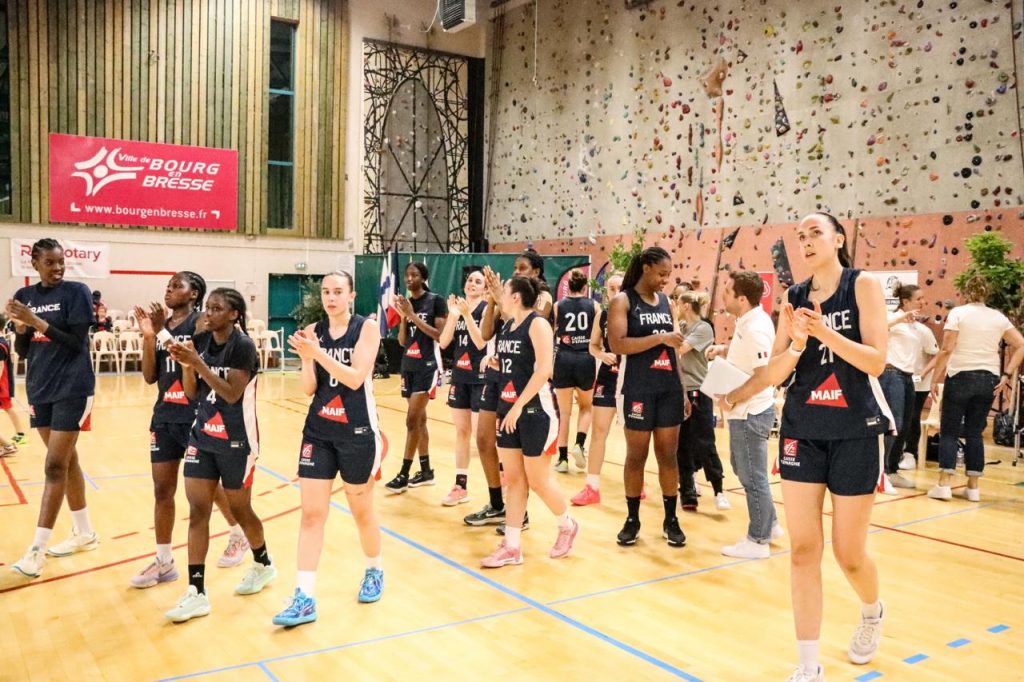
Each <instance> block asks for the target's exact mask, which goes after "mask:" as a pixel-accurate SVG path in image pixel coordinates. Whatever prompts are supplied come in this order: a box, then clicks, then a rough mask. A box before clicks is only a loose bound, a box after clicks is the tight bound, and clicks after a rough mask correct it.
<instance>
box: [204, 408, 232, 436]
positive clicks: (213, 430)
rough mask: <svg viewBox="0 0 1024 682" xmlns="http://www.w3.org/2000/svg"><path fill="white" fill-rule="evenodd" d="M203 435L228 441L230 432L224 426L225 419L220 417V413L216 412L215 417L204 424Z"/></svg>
mask: <svg viewBox="0 0 1024 682" xmlns="http://www.w3.org/2000/svg"><path fill="white" fill-rule="evenodd" d="M203 433H205V434H206V435H207V436H210V437H211V438H220V439H221V440H227V439H228V430H227V428H226V427H225V426H224V418H223V417H221V416H220V412H214V413H213V416H212V417H210V418H209V419H208V420H206V423H205V424H203Z"/></svg>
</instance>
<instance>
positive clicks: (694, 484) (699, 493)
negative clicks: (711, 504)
mask: <svg viewBox="0 0 1024 682" xmlns="http://www.w3.org/2000/svg"><path fill="white" fill-rule="evenodd" d="M693 487H694V488H695V489H696V490H697V497H700V496H701V492H700V484H699V483H697V481H694V482H693Z"/></svg>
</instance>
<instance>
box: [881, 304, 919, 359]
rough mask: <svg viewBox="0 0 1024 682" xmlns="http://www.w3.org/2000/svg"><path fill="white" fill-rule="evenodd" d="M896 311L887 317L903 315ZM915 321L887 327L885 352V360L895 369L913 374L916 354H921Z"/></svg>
mask: <svg viewBox="0 0 1024 682" xmlns="http://www.w3.org/2000/svg"><path fill="white" fill-rule="evenodd" d="M903 314H904V313H902V312H900V311H896V312H894V313H889V319H890V320H891V319H892V318H893V317H896V316H900V315H903ZM915 324H917V323H916V322H900V323H898V324H894V325H893V326H891V327H889V347H888V349H887V350H886V353H885V362H886V364H888V365H892V366H893V367H895V368H896V369H898V370H900V371H902V372H906V373H908V374H914V373H915V372H914V366H915V365H916V364H917V356H918V355H920V354H921V342H922V340H923V339H922V338H921V335H920V334H919V333H918V331H917V329H916V328H915V327H914V325H915Z"/></svg>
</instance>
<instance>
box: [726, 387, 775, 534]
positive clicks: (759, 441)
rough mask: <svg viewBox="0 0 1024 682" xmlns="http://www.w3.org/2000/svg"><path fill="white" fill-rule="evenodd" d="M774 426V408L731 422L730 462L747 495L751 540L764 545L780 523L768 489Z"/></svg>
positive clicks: (748, 528) (748, 532)
mask: <svg viewBox="0 0 1024 682" xmlns="http://www.w3.org/2000/svg"><path fill="white" fill-rule="evenodd" d="M774 423H775V408H774V407H769V408H768V409H767V410H765V411H764V412H762V413H761V414H750V415H747V418H746V419H730V420H729V461H730V462H731V463H732V470H733V471H735V472H736V476H737V477H738V478H739V479H740V484H741V485H742V486H743V491H744V492H745V493H746V495H747V513H748V514H749V515H750V524H749V525H748V526H747V537H748V538H749V539H750V540H751V541H753V542H756V543H758V544H762V545H764V544H767V543H768V541H769V540H770V539H771V535H772V526H773V525H774V524H775V523H776V521H777V517H776V516H775V504H774V503H773V502H772V491H771V488H769V487H768V434H769V433H771V430H772V424H774Z"/></svg>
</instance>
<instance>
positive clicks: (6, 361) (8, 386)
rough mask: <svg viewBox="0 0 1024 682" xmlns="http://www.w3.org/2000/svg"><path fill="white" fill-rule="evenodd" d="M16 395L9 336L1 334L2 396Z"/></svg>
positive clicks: (0, 366) (0, 379) (0, 373)
mask: <svg viewBox="0 0 1024 682" xmlns="http://www.w3.org/2000/svg"><path fill="white" fill-rule="evenodd" d="M12 397H14V361H13V360H12V359H11V346H10V344H9V343H8V342H7V337H6V336H4V335H3V334H0V398H12Z"/></svg>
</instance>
